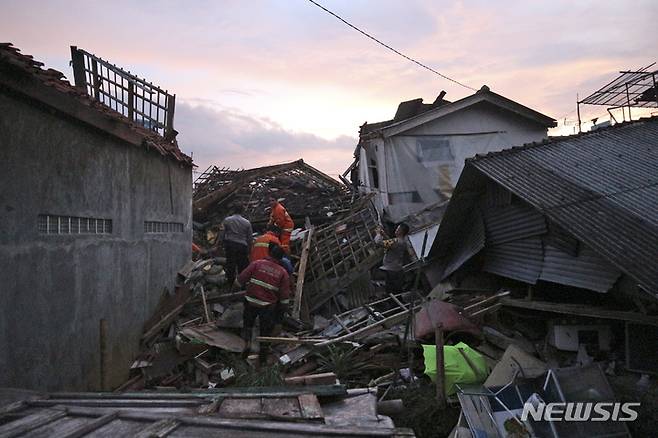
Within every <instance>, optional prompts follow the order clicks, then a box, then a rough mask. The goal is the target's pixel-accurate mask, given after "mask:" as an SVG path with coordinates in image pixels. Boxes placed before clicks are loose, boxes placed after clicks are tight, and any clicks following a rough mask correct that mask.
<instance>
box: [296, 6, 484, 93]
mask: <svg viewBox="0 0 658 438" xmlns="http://www.w3.org/2000/svg"><path fill="white" fill-rule="evenodd" d="M308 1H309V2H311V3H313V4H314V5H315V6H317V7H318V8H320V9H322V10H323V11H325V12H326V13H328V14H329V15H332V16H333V17H335V18H337V19H338V20H340V21H342V22H343V23H344V24H346V25H347V26H349V27H351V28H352V29H354V30H356V31H357V32H359V33H360V34H362V35H364V36H366V37H367V38H370V39H371V40H373V41H374V42H376V43H377V44H379V45H381V46H384V47H385V48H387V49H388V50H390V51H391V52H393V53H395V54H397V55H399V56H401V57H403V58H404V59H406V60H408V61H411V62H413V63H414V64H416V65H419V66H420V67H422V68H424V69H426V70H429V71H431V72H432V73H434V74H436V75H438V76H441V77H442V78H443V79H447V80H449V81H451V82H454V83H455V84H457V85H459V86H462V87H464V88H468V89H469V90H472V91H477V90H476V89H475V88H473V87H469V86H468V85H466V84H463V83H461V82H459V81H458V80H456V79H453V78H451V77H448V76H446V75H444V74H442V73H439V72H438V71H436V70H434V69H433V68H432V67H429V66H427V65H425V64H423V63H422V62H419V61H416V60H415V59H413V58H411V57H409V56H407V55H405V54H404V53H402V52H400V51H399V50H396V49H394V48H393V47H391V46H389V45H388V44H386V43H384V42H382V41H380V40H378V39H377V38H375V37H374V36H372V35H370V34H369V33H367V32H365V31H363V30H361V29H359V28H358V27H356V26H355V25H353V24H352V23H350V22H349V21H347V20H345V19H344V18H343V17H341V16H340V15H337V14H335V13H333V12H331V11H330V10H329V9H327V8H325V7H324V6H322V5H321V4H319V3H317V2H316V1H314V0H308Z"/></svg>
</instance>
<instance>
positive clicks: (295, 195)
mask: <svg viewBox="0 0 658 438" xmlns="http://www.w3.org/2000/svg"><path fill="white" fill-rule="evenodd" d="M270 195H274V196H276V197H277V198H279V199H283V204H284V205H285V207H286V209H287V210H288V213H290V215H291V216H292V217H293V219H297V220H300V219H302V220H303V218H304V217H305V216H309V217H311V219H313V220H314V221H322V220H328V219H329V218H331V217H332V216H333V215H334V214H339V213H341V212H342V213H344V212H346V211H349V210H350V206H351V204H352V202H353V201H354V196H355V195H354V194H353V193H352V192H351V191H350V189H349V187H348V186H346V185H345V184H343V183H341V182H340V181H338V180H336V179H334V178H332V177H330V176H329V175H326V174H325V173H323V172H321V171H319V170H318V169H316V168H314V167H313V166H310V165H309V164H307V163H305V162H304V160H301V159H300V160H297V161H292V162H290V163H283V164H276V165H273V166H264V167H257V168H254V169H247V170H231V169H220V168H218V167H217V166H211V167H209V168H208V169H207V170H206V171H205V172H204V173H203V174H201V175H200V176H199V177H198V178H197V180H196V181H195V183H194V196H193V205H192V211H193V213H194V217H195V220H197V221H198V220H206V219H211V218H213V217H215V218H217V219H223V218H224V217H225V216H226V215H227V213H228V211H230V208H229V206H230V204H232V203H234V202H237V203H241V204H242V205H243V206H244V208H245V213H246V214H247V215H248V217H249V219H250V220H251V221H252V222H261V221H267V220H268V219H269V212H268V211H266V210H267V209H268V208H269V207H270V204H269V201H268V198H269V196H270ZM334 219H335V217H334Z"/></svg>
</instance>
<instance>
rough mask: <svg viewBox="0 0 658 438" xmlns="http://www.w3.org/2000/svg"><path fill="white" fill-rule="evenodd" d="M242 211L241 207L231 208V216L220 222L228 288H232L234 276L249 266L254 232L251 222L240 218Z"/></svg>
mask: <svg viewBox="0 0 658 438" xmlns="http://www.w3.org/2000/svg"><path fill="white" fill-rule="evenodd" d="M243 211H244V208H243V207H242V205H239V204H238V205H235V206H233V211H232V213H233V214H232V215H231V216H228V217H227V218H226V219H224V221H223V222H222V230H221V240H222V244H223V245H224V254H225V255H226V265H225V266H224V270H225V271H226V283H227V284H228V285H229V286H233V283H234V282H235V276H236V274H239V273H240V272H242V271H243V270H244V269H246V268H247V266H249V250H250V247H251V241H252V239H253V234H254V232H253V229H252V227H251V222H249V221H248V220H247V219H245V218H244V217H243V216H242V213H243ZM236 270H237V273H236Z"/></svg>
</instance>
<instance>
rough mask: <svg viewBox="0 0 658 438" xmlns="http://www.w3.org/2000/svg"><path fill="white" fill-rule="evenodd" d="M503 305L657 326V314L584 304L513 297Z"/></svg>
mask: <svg viewBox="0 0 658 438" xmlns="http://www.w3.org/2000/svg"><path fill="white" fill-rule="evenodd" d="M500 302H501V304H502V305H503V306H507V307H517V308H521V309H530V310H539V311H542V312H552V313H560V314H563V315H575V316H584V317H588V318H601V319H614V320H618V321H629V322H636V323H638V324H648V325H655V326H658V316H652V315H643V314H642V313H640V312H631V311H621V310H610V309H603V308H601V307H596V306H588V305H585V304H568V303H550V302H547V301H527V300H519V299H515V298H503V299H501V300H500Z"/></svg>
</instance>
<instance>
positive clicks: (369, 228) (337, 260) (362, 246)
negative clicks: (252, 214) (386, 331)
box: [304, 195, 383, 311]
mask: <svg viewBox="0 0 658 438" xmlns="http://www.w3.org/2000/svg"><path fill="white" fill-rule="evenodd" d="M371 197H372V195H370V196H367V197H364V198H362V199H361V200H359V201H358V202H357V203H356V205H355V206H354V207H353V209H352V212H351V213H350V214H348V215H347V216H346V217H344V218H342V219H340V220H338V221H335V222H332V223H331V224H327V225H325V226H322V227H318V228H317V229H315V231H314V233H313V236H312V242H311V248H312V251H311V253H310V255H309V260H308V265H307V268H306V269H307V272H306V280H305V285H304V288H305V291H304V299H305V300H306V303H307V304H308V307H309V310H310V311H313V310H315V309H317V308H318V307H320V306H321V305H322V304H324V303H325V302H327V301H328V300H329V299H331V298H332V297H333V296H334V295H336V294H337V293H338V292H341V291H342V290H344V289H346V288H348V287H349V285H350V284H351V283H353V282H354V281H356V280H357V279H358V277H359V276H360V275H363V274H364V273H365V272H368V271H369V270H370V269H372V268H373V267H374V266H375V265H376V264H377V263H378V262H379V261H381V258H382V256H383V249H382V248H379V247H377V246H376V245H375V231H376V229H377V227H378V226H379V221H378V219H377V216H376V214H375V211H374V207H373V206H372V202H371ZM348 293H349V292H348ZM368 298H369V297H367V296H366V297H362V299H360V300H356V301H364V300H366V301H367V300H368ZM352 301H355V300H352ZM354 304H356V303H354ZM358 304H362V303H358Z"/></svg>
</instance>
